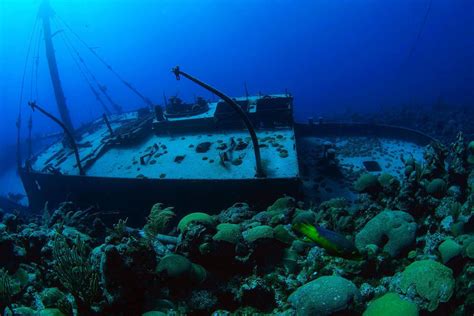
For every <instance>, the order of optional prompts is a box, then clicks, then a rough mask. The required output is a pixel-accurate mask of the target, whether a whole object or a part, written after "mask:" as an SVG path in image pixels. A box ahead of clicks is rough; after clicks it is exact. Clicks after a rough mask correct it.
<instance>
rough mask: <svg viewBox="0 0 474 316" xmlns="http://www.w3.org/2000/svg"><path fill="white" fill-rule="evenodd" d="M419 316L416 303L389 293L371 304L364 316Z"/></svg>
mask: <svg viewBox="0 0 474 316" xmlns="http://www.w3.org/2000/svg"><path fill="white" fill-rule="evenodd" d="M399 315H403V316H417V315H418V307H417V306H416V304H415V303H413V302H410V301H407V300H404V299H402V298H400V296H399V295H398V294H396V293H387V294H385V295H384V296H381V297H379V298H377V299H375V300H373V301H371V302H370V303H369V306H368V307H367V309H366V310H365V312H364V314H363V316H399Z"/></svg>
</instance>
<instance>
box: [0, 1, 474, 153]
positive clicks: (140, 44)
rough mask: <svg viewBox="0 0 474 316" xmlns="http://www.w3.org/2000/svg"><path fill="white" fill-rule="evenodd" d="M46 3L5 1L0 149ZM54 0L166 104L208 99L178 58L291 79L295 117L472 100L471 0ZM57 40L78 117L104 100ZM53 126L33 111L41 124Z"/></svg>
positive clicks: (41, 87)
mask: <svg viewBox="0 0 474 316" xmlns="http://www.w3.org/2000/svg"><path fill="white" fill-rule="evenodd" d="M39 4H40V1H37V0H32V1H28V0H20V1H13V0H2V1H1V3H0V15H1V16H0V21H1V22H0V32H1V34H0V36H1V37H0V39H1V41H0V45H1V52H0V54H1V57H0V67H1V74H0V76H1V80H0V82H1V88H0V91H1V92H0V93H1V94H0V106H1V112H2V116H1V124H0V135H1V144H2V148H5V147H4V146H5V145H10V144H12V143H15V134H16V131H15V120H16V117H17V114H18V103H19V98H20V87H21V81H22V73H23V67H24V64H25V59H26V53H27V48H28V45H29V42H30V36H31V35H30V34H31V32H32V30H33V26H34V24H35V23H37V22H36V21H37V10H38V7H39ZM51 5H52V6H53V8H54V10H55V11H56V13H57V15H58V16H59V17H60V18H62V19H63V20H65V21H67V23H68V24H69V25H70V27H71V28H72V29H74V31H75V32H77V34H78V35H80V37H81V38H82V39H83V40H84V41H86V42H87V43H88V45H89V46H90V47H94V49H95V50H96V52H98V53H99V54H100V55H101V56H102V57H103V58H104V59H105V60H106V61H107V62H108V63H109V64H110V65H112V66H113V67H114V69H115V70H116V71H117V72H118V73H120V74H121V75H122V76H123V77H124V78H127V80H129V81H130V82H131V83H132V84H133V85H134V86H135V87H137V88H139V90H140V91H142V92H143V93H144V94H145V95H146V96H148V97H149V98H150V99H151V100H153V101H154V102H156V103H163V100H162V99H163V97H162V95H163V93H165V94H167V95H172V94H176V93H179V94H180V96H182V97H183V98H184V99H190V98H192V97H193V96H194V95H203V96H204V97H209V96H208V95H206V93H204V92H203V91H202V90H200V89H199V88H196V87H194V86H193V85H189V86H188V85H186V84H185V83H181V82H176V80H174V77H173V76H172V75H171V74H170V73H169V70H170V68H171V67H172V66H175V65H180V66H181V67H182V68H183V69H185V70H188V71H190V72H192V73H194V74H199V76H200V77H202V78H203V79H204V80H205V81H207V82H209V83H212V84H214V85H215V86H217V87H218V88H220V89H221V90H222V91H225V92H227V93H228V94H229V95H232V96H238V95H242V94H243V93H244V82H245V83H246V84H247V87H248V90H249V92H250V93H257V92H262V93H271V92H277V91H283V90H284V89H287V90H288V91H289V92H291V93H292V94H293V95H294V96H295V102H296V103H295V104H296V106H295V116H296V118H297V119H298V120H305V119H306V118H307V117H308V116H316V117H317V116H320V115H328V114H333V113H335V112H342V111H346V110H347V109H352V110H353V111H357V112H360V113H364V112H366V111H372V110H376V109H378V108H380V107H381V106H389V107H396V106H400V105H402V104H407V103H417V104H431V103H434V102H436V100H437V99H438V98H439V97H442V98H443V100H444V102H446V103H448V104H459V105H469V106H472V104H473V100H474V95H473V92H472V91H473V89H472V87H473V82H474V75H473V72H474V70H473V69H474V66H473V56H474V44H473V41H472V38H473V34H474V26H473V22H472V21H473V20H474V13H473V12H474V8H473V6H474V4H473V3H472V1H469V0H459V1H443V0H433V1H429V0H416V1H398V0H393V1H392V0H387V1H371V0H363V1H306V0H301V1H289V0H288V1H285V0H274V1H270V0H269V1H264V0H257V1H252V0H246V1H234V0H225V1H212V0H204V1H199V2H196V1H191V0H189V1H185V0H180V1H167V0H163V1H151V0H145V1H140V2H137V1H126V0H117V1H105V0H104V1H89V0H86V1H75V0H72V1H60V0H56V1H55V0H51ZM429 7H430V8H429ZM428 8H429V12H427V10H428ZM427 15H428V16H427ZM52 28H53V31H54V30H55V24H54V23H53V25H52ZM34 40H35V37H34V38H33V39H32V40H31V41H32V42H34ZM55 41H56V43H55V45H56V49H57V54H58V56H57V59H58V64H59V72H60V77H61V80H62V82H63V85H64V90H65V94H66V96H67V103H68V105H69V107H70V111H71V114H72V117H73V120H74V121H75V122H76V124H79V123H81V122H84V121H87V120H90V119H91V118H95V117H97V116H98V115H99V114H100V113H101V109H100V106H99V105H98V104H97V102H96V101H95V98H94V96H93V95H92V94H91V93H90V91H89V90H88V87H87V85H86V84H85V82H84V80H83V79H82V77H81V75H80V73H79V72H78V70H77V68H76V66H75V65H74V62H73V60H72V58H71V57H70V55H69V53H68V51H67V50H66V49H65V47H64V44H63V43H62V39H61V36H60V34H57V36H56V38H55ZM32 46H34V44H32ZM81 48H83V47H81ZM43 50H44V47H43V45H42V43H41V47H40V51H39V55H38V57H39V60H40V66H39V74H38V77H37V78H38V79H37V81H38V91H39V95H38V99H37V101H38V102H39V104H42V105H43V106H44V107H46V108H48V109H50V110H51V111H53V112H54V111H55V108H56V107H55V100H54V96H53V93H52V87H51V83H50V79H49V77H48V75H49V74H48V71H47V68H46V62H45V56H44V52H43ZM32 51H33V48H32ZM81 53H82V54H83V58H84V59H85V60H86V61H88V62H95V61H96V60H95V59H94V57H93V56H92V55H91V54H90V53H89V54H88V52H87V51H81ZM30 62H31V61H30ZM92 66H93V70H94V72H95V73H97V74H98V77H99V78H100V80H101V82H103V83H104V84H106V85H107V86H108V88H109V91H110V93H111V94H112V95H113V96H114V98H115V99H116V100H117V102H119V103H120V104H122V105H123V106H124V108H126V109H133V108H136V107H139V106H141V105H143V104H142V103H143V102H142V103H140V102H141V100H139V99H137V98H135V97H134V95H133V94H131V93H130V91H128V90H127V89H126V88H124V86H123V85H120V83H119V82H118V81H117V80H115V78H114V77H113V75H111V74H110V73H108V72H107V71H106V70H105V69H104V67H101V66H102V65H100V64H92ZM29 76H33V74H31V68H28V69H27V71H26V79H25V91H24V92H25V93H24V94H25V96H24V99H23V102H22V104H21V107H22V108H23V111H24V117H25V120H26V118H27V116H28V115H29V113H30V112H29V110H28V108H27V101H29V97H30V95H29V94H30V78H29ZM35 85H36V83H35ZM34 96H36V95H34ZM55 128H56V127H55V126H53V125H52V124H50V123H49V122H47V121H45V120H43V119H42V118H41V117H39V116H36V115H35V116H34V132H36V133H42V132H45V131H49V130H51V129H55Z"/></svg>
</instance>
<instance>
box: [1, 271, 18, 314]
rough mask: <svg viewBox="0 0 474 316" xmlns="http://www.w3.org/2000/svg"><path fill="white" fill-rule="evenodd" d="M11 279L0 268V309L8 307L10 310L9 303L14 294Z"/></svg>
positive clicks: (11, 301)
mask: <svg viewBox="0 0 474 316" xmlns="http://www.w3.org/2000/svg"><path fill="white" fill-rule="evenodd" d="M14 288H15V286H14V282H13V279H12V278H11V277H10V276H9V275H8V272H7V271H5V270H4V269H0V311H2V310H3V309H4V308H5V307H8V308H9V309H10V311H12V308H11V304H12V303H13V296H14V294H15V290H14Z"/></svg>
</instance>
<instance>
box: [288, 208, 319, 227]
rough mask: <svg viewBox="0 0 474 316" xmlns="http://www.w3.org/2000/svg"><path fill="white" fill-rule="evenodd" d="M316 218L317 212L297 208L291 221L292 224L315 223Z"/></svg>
mask: <svg viewBox="0 0 474 316" xmlns="http://www.w3.org/2000/svg"><path fill="white" fill-rule="evenodd" d="M315 220H316V214H315V213H314V212H313V211H311V210H307V211H303V210H296V212H295V214H294V215H293V220H292V221H291V224H292V225H296V224H301V223H305V224H311V225H313V224H314V222H315Z"/></svg>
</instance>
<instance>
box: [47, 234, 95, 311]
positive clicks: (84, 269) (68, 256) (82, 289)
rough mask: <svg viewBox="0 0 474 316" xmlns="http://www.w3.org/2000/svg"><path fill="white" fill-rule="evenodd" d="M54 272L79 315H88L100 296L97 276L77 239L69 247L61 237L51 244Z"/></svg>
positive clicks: (85, 248) (80, 241)
mask: <svg viewBox="0 0 474 316" xmlns="http://www.w3.org/2000/svg"><path fill="white" fill-rule="evenodd" d="M53 258H54V261H55V263H54V271H55V273H56V275H57V277H58V279H59V281H60V282H61V284H62V285H63V286H64V287H65V288H66V289H67V290H68V291H69V292H70V293H71V294H72V295H73V296H74V299H75V300H76V304H77V308H78V311H79V314H80V315H87V314H90V308H91V306H92V304H93V303H94V302H95V301H96V300H97V299H98V297H99V294H100V286H99V275H98V273H97V271H95V270H94V269H93V268H92V264H91V262H90V260H89V256H88V248H87V246H86V244H85V243H84V241H82V240H80V239H79V238H78V239H77V240H76V243H75V245H74V246H73V247H69V245H68V244H67V242H66V240H65V239H64V238H63V237H62V236H57V237H56V239H55V240H54V243H53Z"/></svg>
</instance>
